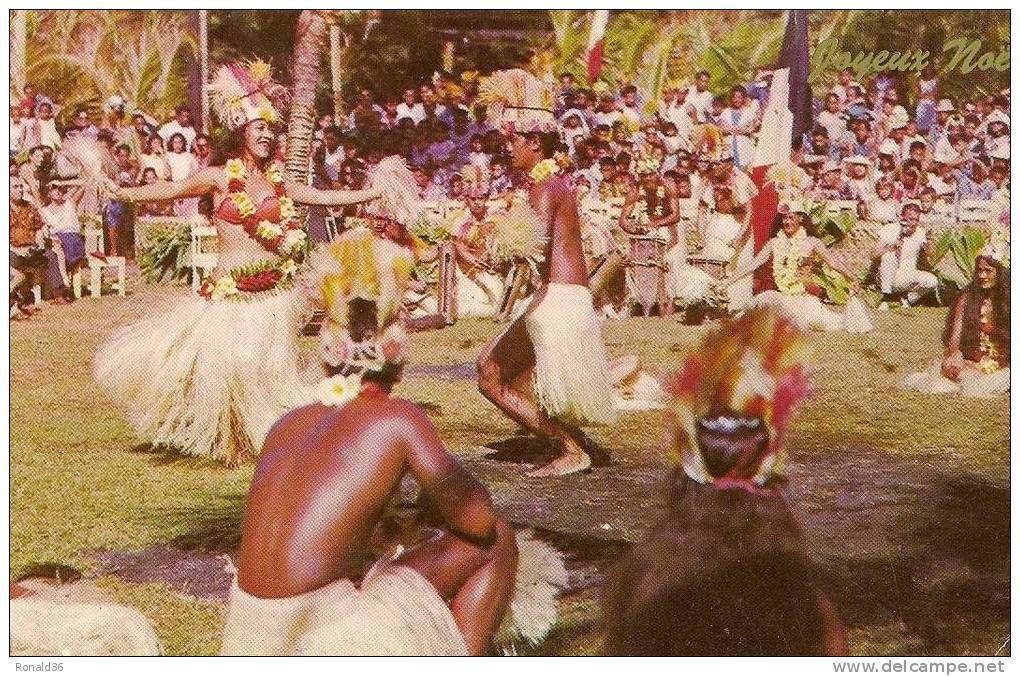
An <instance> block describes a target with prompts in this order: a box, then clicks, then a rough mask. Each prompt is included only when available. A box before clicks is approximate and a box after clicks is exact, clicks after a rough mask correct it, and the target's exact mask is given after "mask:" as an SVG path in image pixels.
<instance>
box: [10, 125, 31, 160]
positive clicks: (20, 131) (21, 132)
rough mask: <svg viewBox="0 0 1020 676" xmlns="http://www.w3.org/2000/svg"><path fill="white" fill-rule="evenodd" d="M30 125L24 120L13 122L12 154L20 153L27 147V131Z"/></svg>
mask: <svg viewBox="0 0 1020 676" xmlns="http://www.w3.org/2000/svg"><path fill="white" fill-rule="evenodd" d="M27 128H28V125H27V124H26V123H25V120H24V119H21V120H18V121H17V122H15V121H14V120H11V152H14V153H17V152H20V151H21V150H22V149H23V148H24V147H25V130H26V129H27Z"/></svg>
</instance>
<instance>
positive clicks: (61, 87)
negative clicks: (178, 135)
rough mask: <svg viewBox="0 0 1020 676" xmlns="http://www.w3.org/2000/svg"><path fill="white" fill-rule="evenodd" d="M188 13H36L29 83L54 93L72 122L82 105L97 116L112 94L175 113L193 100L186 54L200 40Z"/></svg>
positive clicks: (63, 118) (31, 19) (160, 113)
mask: <svg viewBox="0 0 1020 676" xmlns="http://www.w3.org/2000/svg"><path fill="white" fill-rule="evenodd" d="M186 18H187V17H186V13H185V12H182V11H134V10H109V11H107V10H104V11H96V10H83V11H49V10H34V11H30V12H29V15H28V21H27V22H26V24H27V27H26V33H27V35H26V48H25V57H24V58H25V63H24V68H25V73H26V81H27V82H29V83H31V84H32V85H33V86H35V87H36V89H37V90H38V91H42V92H45V93H48V94H50V95H51V96H53V97H54V98H55V99H56V101H57V103H58V104H59V105H60V106H61V113H60V114H59V116H58V117H59V121H60V122H62V123H67V122H68V121H69V118H70V116H71V115H73V114H74V112H75V111H76V110H77V109H78V108H86V109H89V110H90V111H91V112H92V113H93V114H97V113H98V112H99V111H100V107H101V105H102V103H103V101H105V100H106V99H107V98H108V97H110V96H113V95H118V96H122V97H124V98H125V99H126V100H127V101H128V103H129V106H130V107H132V108H138V109H141V110H144V111H145V112H147V113H149V114H151V115H155V116H156V117H157V118H160V119H162V118H166V117H169V116H170V114H171V113H172V111H173V108H174V106H176V105H178V104H179V103H180V102H181V101H183V100H185V98H186V86H187V85H186V78H185V77H183V75H184V62H185V58H187V57H189V56H193V55H195V54H196V50H197V41H196V39H195V36H193V35H192V34H191V32H190V29H189V27H188V25H187V21H186Z"/></svg>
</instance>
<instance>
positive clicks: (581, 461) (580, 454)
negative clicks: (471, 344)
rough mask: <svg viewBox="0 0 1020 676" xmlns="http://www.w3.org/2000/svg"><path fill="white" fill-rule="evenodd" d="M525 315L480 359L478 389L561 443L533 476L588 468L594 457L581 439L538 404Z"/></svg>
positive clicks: (515, 417) (534, 429) (520, 421)
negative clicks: (552, 457)
mask: <svg viewBox="0 0 1020 676" xmlns="http://www.w3.org/2000/svg"><path fill="white" fill-rule="evenodd" d="M529 312H530V310H529ZM525 316H526V314H525V315H522V316H521V317H519V318H518V319H517V320H516V321H514V322H513V323H511V324H510V326H508V327H507V328H506V329H505V330H504V331H503V332H502V333H500V334H499V335H497V336H496V337H495V338H493V340H492V341H491V342H490V343H489V345H487V346H486V347H485V349H484V350H483V351H482V354H481V356H480V357H479V358H478V389H479V391H481V393H482V395H483V396H484V397H485V398H486V399H488V400H489V401H491V402H492V403H493V404H495V406H496V407H497V408H498V409H499V410H501V411H503V413H504V414H506V415H507V416H508V417H509V418H510V419H512V420H513V421H515V422H517V423H518V424H521V425H523V426H524V427H526V428H527V429H528V430H530V431H531V432H533V433H535V434H539V435H542V436H547V437H552V438H554V439H556V440H558V441H559V442H560V443H561V444H562V447H563V453H562V455H561V456H560V457H558V458H557V459H555V460H553V461H552V462H550V463H549V464H548V465H545V466H544V467H541V468H539V469H538V470H536V471H535V472H532V473H531V476H547V475H550V474H569V473H570V472H577V471H581V470H584V469H587V468H588V467H590V466H591V459H590V458H589V457H588V454H587V453H585V451H584V446H583V445H582V443H581V441H580V439H579V438H575V437H574V436H573V435H572V434H571V433H570V431H569V430H567V429H566V428H565V427H563V426H562V425H559V424H557V423H556V422H555V421H553V420H552V419H551V418H549V416H548V415H546V414H545V412H544V411H543V410H542V409H541V407H540V406H539V405H538V403H537V402H538V397H537V396H536V395H535V389H534V378H535V351H534V346H533V345H532V343H531V339H530V338H529V337H528V332H527V329H526V328H525V325H524V317H525Z"/></svg>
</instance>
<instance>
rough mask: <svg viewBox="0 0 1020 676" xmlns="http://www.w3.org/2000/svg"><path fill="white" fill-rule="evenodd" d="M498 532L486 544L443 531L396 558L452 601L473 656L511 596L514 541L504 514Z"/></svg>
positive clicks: (487, 641) (483, 647) (484, 648)
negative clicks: (491, 541) (476, 542)
mask: <svg viewBox="0 0 1020 676" xmlns="http://www.w3.org/2000/svg"><path fill="white" fill-rule="evenodd" d="M496 531H497V535H496V541H495V543H494V544H493V545H492V546H491V547H490V548H488V549H482V548H481V547H478V546H476V545H474V544H471V543H469V542H467V541H465V540H462V539H460V538H458V537H456V536H454V535H450V534H448V533H446V534H443V535H441V536H439V537H438V538H436V539H434V540H430V541H429V542H426V543H424V544H423V545H421V546H419V547H415V548H414V549H412V550H410V551H409V552H407V553H406V554H404V555H403V556H401V557H400V558H399V559H397V561H396V563H398V564H400V565H402V566H407V567H408V568H413V569H414V570H416V571H418V572H419V573H420V574H421V575H422V577H424V578H425V579H426V580H428V581H429V583H431V584H432V586H433V587H435V588H436V590H437V591H438V592H439V595H440V596H442V597H443V598H444V599H446V600H448V601H449V602H450V611H451V612H452V613H453V619H454V621H455V622H456V623H457V627H458V628H459V629H460V631H461V634H463V636H464V642H465V643H466V644H467V647H468V652H470V653H471V654H472V655H484V654H485V653H486V652H488V650H489V647H490V646H491V644H492V638H493V636H495V634H496V631H497V630H498V629H499V625H500V623H501V622H502V621H503V616H504V615H506V612H507V609H508V608H509V607H510V600H511V598H512V597H513V591H514V581H515V576H516V571H517V543H516V541H515V540H514V533H513V529H511V528H510V526H509V524H507V523H506V521H504V520H503V519H497V521H496Z"/></svg>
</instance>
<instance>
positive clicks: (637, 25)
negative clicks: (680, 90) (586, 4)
mask: <svg viewBox="0 0 1020 676" xmlns="http://www.w3.org/2000/svg"><path fill="white" fill-rule="evenodd" d="M550 16H551V20H552V24H553V34H554V41H555V48H556V53H557V57H556V68H557V70H558V71H568V72H572V73H574V74H575V76H577V77H579V78H580V79H581V80H584V79H586V75H585V73H586V69H585V47H586V45H587V38H588V31H589V30H590V28H591V13H590V12H579V11H573V10H554V11H552V12H550ZM784 16H785V15H784V13H782V12H751V11H745V10H741V11H720V10H713V11H710V12H709V11H649V10H641V11H623V12H614V13H613V15H612V16H611V17H610V20H609V24H608V26H607V27H606V34H605V38H604V40H603V75H602V77H601V79H602V80H603V81H604V82H605V83H606V84H608V85H609V86H611V87H616V86H619V85H622V84H633V85H635V86H636V87H638V89H639V91H640V92H641V93H642V95H643V96H644V98H645V100H646V101H649V102H653V101H655V100H658V98H659V97H660V96H661V94H662V90H663V89H664V88H665V87H666V86H667V85H670V84H672V83H675V82H678V81H680V80H687V79H690V78H691V77H692V76H693V75H694V73H695V72H697V71H699V70H706V71H708V73H709V77H710V79H711V81H712V83H713V88H719V89H722V88H726V87H729V86H732V85H734V84H738V83H744V82H747V81H748V80H749V79H750V78H751V76H752V75H753V74H754V68H755V67H756V66H760V65H763V64H766V63H770V62H772V61H774V60H775V58H776V56H777V55H778V53H779V48H780V46H781V43H782V37H783V30H784V28H785V20H784Z"/></svg>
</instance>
